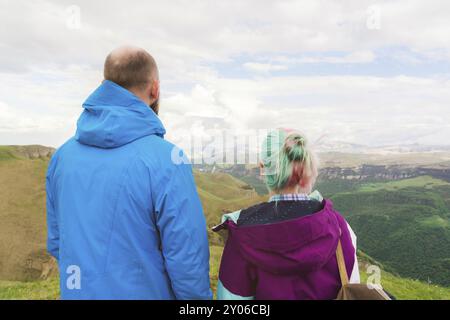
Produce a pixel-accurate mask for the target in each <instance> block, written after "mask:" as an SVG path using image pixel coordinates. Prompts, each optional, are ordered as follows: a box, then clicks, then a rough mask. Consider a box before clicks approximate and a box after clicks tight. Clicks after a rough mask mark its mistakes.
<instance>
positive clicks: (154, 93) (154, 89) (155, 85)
mask: <svg viewBox="0 0 450 320" xmlns="http://www.w3.org/2000/svg"><path fill="white" fill-rule="evenodd" d="M150 96H151V97H152V98H153V99H155V100H158V99H159V80H153V82H152V85H151V88H150Z"/></svg>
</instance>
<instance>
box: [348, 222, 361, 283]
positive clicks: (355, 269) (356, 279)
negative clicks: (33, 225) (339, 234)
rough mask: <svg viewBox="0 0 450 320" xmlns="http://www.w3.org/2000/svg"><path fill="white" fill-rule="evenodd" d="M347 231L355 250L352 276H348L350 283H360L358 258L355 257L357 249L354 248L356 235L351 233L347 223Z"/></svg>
mask: <svg viewBox="0 0 450 320" xmlns="http://www.w3.org/2000/svg"><path fill="white" fill-rule="evenodd" d="M347 228H348V231H349V232H350V237H351V239H352V245H353V248H355V262H354V264H353V270H352V274H351V276H350V279H349V282H350V283H360V281H361V280H360V275H359V264H358V256H357V254H356V253H357V247H356V234H355V232H353V230H352V228H351V227H350V225H349V224H348V223H347Z"/></svg>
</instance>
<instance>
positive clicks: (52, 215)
mask: <svg viewBox="0 0 450 320" xmlns="http://www.w3.org/2000/svg"><path fill="white" fill-rule="evenodd" d="M55 164H56V155H54V156H53V157H52V159H51V160H50V164H49V166H48V170H47V176H46V184H45V185H46V193H47V202H46V208H47V251H48V252H49V253H50V254H51V255H52V256H53V257H55V258H56V259H57V260H58V259H59V226H58V217H57V214H56V211H55V204H54V201H53V200H54V190H53V187H52V185H53V174H54V171H55Z"/></svg>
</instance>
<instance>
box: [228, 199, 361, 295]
mask: <svg viewBox="0 0 450 320" xmlns="http://www.w3.org/2000/svg"><path fill="white" fill-rule="evenodd" d="M223 227H225V228H226V229H228V231H229V233H228V240H227V242H226V245H225V249H224V252H223V256H222V262H221V266H220V271H219V281H220V282H221V284H222V285H223V286H224V287H225V288H226V289H227V290H228V291H230V292H231V293H232V294H234V295H238V296H242V297H254V298H255V299H263V300H271V299H284V300H293V299H300V300H306V299H334V298H336V296H337V294H338V291H339V289H340V287H341V285H340V278H339V271H338V266H337V261H336V247H337V244H338V240H339V236H340V237H341V243H342V247H343V251H344V256H345V263H346V267H347V273H348V275H349V278H350V276H351V273H352V269H353V266H354V262H355V248H354V246H353V244H352V239H351V235H350V231H349V229H348V224H347V222H346V221H345V219H344V218H343V217H342V216H341V215H340V214H339V213H338V212H337V211H335V210H334V209H333V204H332V202H331V201H330V200H324V202H323V209H321V210H320V211H318V212H316V213H313V214H309V215H305V216H301V217H298V218H295V219H288V220H285V221H280V222H275V223H270V224H259V225H258V224H257V225H250V226H238V225H237V224H236V223H234V222H233V221H230V220H228V221H226V222H224V223H223Z"/></svg>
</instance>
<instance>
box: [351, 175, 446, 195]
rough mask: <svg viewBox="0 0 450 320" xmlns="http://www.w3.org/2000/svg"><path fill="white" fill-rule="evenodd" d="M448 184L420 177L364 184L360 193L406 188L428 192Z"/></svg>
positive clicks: (429, 177) (427, 177)
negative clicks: (422, 189)
mask: <svg viewBox="0 0 450 320" xmlns="http://www.w3.org/2000/svg"><path fill="white" fill-rule="evenodd" d="M447 185H449V183H448V182H446V181H444V180H440V179H436V178H433V177H431V176H420V177H415V178H411V179H403V180H397V181H390V182H382V183H369V184H364V185H362V186H361V187H360V188H359V191H363V192H374V191H379V190H387V191H396V190H398V189H404V188H425V189H427V190H429V189H433V188H434V187H439V186H447Z"/></svg>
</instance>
